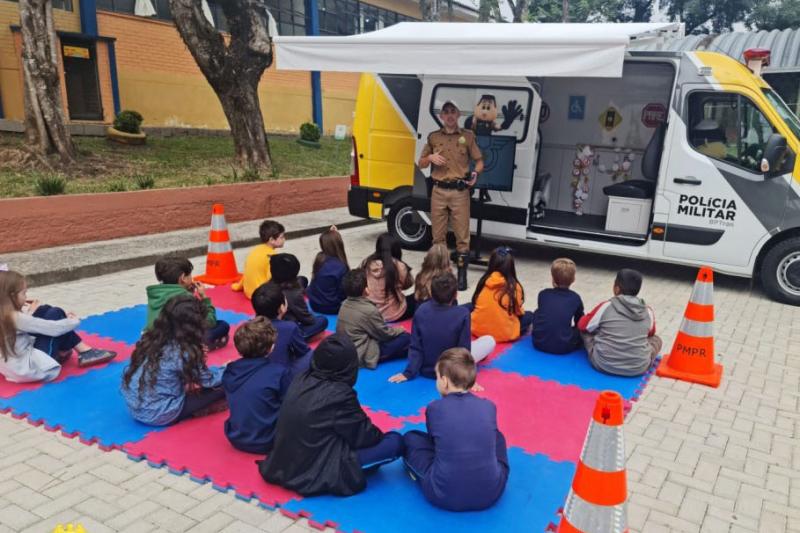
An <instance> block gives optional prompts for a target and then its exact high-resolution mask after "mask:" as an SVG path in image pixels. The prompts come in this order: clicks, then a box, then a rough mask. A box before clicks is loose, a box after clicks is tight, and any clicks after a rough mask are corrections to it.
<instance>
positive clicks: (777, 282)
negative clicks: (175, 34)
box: [761, 237, 800, 306]
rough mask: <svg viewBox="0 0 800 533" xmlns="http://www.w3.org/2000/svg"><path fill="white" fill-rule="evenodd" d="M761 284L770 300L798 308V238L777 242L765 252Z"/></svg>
mask: <svg viewBox="0 0 800 533" xmlns="http://www.w3.org/2000/svg"><path fill="white" fill-rule="evenodd" d="M761 284H762V285H763V287H764V291H765V292H766V293H767V294H768V295H769V297H770V298H772V299H774V300H777V301H779V302H783V303H787V304H791V305H798V306H800V237H794V238H791V239H786V240H785V241H783V242H779V243H778V244H776V245H775V246H774V247H773V248H772V249H771V250H770V251H768V252H767V255H765V256H764V261H763V262H762V263H761Z"/></svg>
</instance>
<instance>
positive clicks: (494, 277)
mask: <svg viewBox="0 0 800 533" xmlns="http://www.w3.org/2000/svg"><path fill="white" fill-rule="evenodd" d="M524 301H525V290H524V289H523V288H522V285H521V284H520V283H519V281H517V270H516V268H515V267H514V257H513V256H512V255H511V249H510V248H508V247H506V246H501V247H499V248H496V249H495V250H494V251H493V252H492V255H491V257H489V267H488V269H487V270H486V273H485V274H484V275H483V277H481V279H480V281H478V286H477V287H475V294H473V295H472V334H473V335H475V336H478V337H480V336H482V335H491V336H492V337H494V338H495V340H496V341H497V342H509V341H514V340H517V339H518V338H519V337H520V336H521V335H524V334H527V333H528V332H529V331H530V328H531V326H532V324H533V313H531V312H530V311H525V309H523V307H522V304H523V303H524Z"/></svg>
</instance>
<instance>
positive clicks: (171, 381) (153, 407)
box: [120, 294, 225, 426]
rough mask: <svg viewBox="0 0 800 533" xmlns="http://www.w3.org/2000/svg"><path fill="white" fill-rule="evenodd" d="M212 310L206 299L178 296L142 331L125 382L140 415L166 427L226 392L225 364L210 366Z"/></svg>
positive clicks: (124, 391)
mask: <svg viewBox="0 0 800 533" xmlns="http://www.w3.org/2000/svg"><path fill="white" fill-rule="evenodd" d="M207 312H208V310H207V309H206V307H205V305H204V304H203V302H202V301H201V300H198V299H196V298H194V297H192V296H189V295H188V294H187V295H185V296H183V295H180V296H175V297H173V298H171V299H170V300H169V301H168V302H167V303H166V305H164V308H163V309H162V310H161V313H159V315H158V317H156V320H155V322H153V327H152V328H150V329H148V330H147V331H145V332H144V334H142V338H141V339H139V342H137V343H136V347H135V348H134V350H133V355H131V361H130V364H129V365H128V367H127V368H126V369H125V371H124V373H123V374H122V386H121V387H120V388H121V390H122V396H123V397H124V398H125V403H127V404H128V410H129V411H130V413H131V416H133V418H134V419H135V420H138V421H139V422H142V423H144V424H148V425H151V426H166V425H169V424H172V423H174V422H178V421H180V420H184V419H186V418H189V417H192V416H200V415H202V414H207V413H208V410H209V408H210V407H211V405H212V404H214V403H216V402H218V401H219V400H222V399H223V398H224V397H225V392H224V391H223V390H222V388H221V387H220V385H221V384H222V369H221V368H208V367H207V366H206V352H205V349H204V346H203V336H204V333H205V327H206V313H207Z"/></svg>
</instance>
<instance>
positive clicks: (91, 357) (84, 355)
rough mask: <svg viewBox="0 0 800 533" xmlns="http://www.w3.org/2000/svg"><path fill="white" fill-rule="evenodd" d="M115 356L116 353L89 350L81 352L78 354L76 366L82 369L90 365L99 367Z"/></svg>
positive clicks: (94, 349)
mask: <svg viewBox="0 0 800 533" xmlns="http://www.w3.org/2000/svg"><path fill="white" fill-rule="evenodd" d="M116 356H117V352H112V351H109V350H98V349H97V348H91V349H89V350H86V351H85V352H81V353H79V354H78V366H79V367H84V366H91V365H99V364H101V363H105V362H108V361H111V360H112V359H114V358H115V357H116Z"/></svg>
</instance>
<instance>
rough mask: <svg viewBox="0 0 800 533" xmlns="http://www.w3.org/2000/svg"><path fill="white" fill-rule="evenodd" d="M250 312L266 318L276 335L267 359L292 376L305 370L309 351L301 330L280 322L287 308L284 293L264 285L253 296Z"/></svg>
mask: <svg viewBox="0 0 800 533" xmlns="http://www.w3.org/2000/svg"><path fill="white" fill-rule="evenodd" d="M251 301H252V303H253V310H254V311H255V312H256V315H257V316H263V317H266V318H268V319H269V320H270V321H271V322H272V326H273V327H274V328H275V331H276V332H277V334H278V338H277V340H276V341H275V348H274V349H273V350H272V355H270V359H272V361H274V362H276V363H280V364H282V365H285V366H286V367H287V368H289V369H291V371H292V376H296V375H297V374H300V373H301V372H305V371H306V370H308V367H309V365H310V364H311V353H312V352H311V348H310V347H309V346H308V344H306V341H305V338H304V337H303V333H302V332H301V331H300V326H298V325H297V323H296V322H292V321H291V320H283V315H285V314H286V310H287V308H288V306H287V304H286V297H285V296H284V295H283V289H281V288H280V286H279V285H277V284H275V283H265V284H263V285H262V286H260V287H259V288H258V289H256V291H255V292H254V293H253V298H252V300H251Z"/></svg>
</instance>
